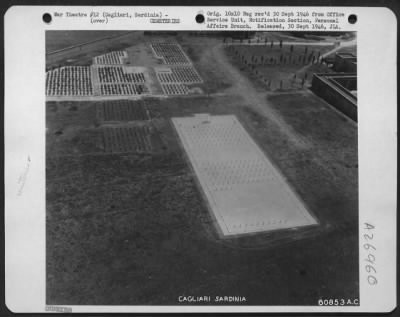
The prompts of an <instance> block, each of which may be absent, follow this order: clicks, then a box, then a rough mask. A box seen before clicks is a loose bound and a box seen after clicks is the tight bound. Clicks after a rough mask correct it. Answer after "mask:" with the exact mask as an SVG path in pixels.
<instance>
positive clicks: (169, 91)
mask: <svg viewBox="0 0 400 317" xmlns="http://www.w3.org/2000/svg"><path fill="white" fill-rule="evenodd" d="M161 87H162V89H163V91H164V94H166V95H187V94H189V88H188V87H187V86H186V85H184V84H161Z"/></svg>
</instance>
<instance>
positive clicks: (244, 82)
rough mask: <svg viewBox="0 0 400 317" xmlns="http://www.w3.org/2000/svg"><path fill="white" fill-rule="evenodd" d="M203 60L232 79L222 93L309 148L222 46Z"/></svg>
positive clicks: (212, 49)
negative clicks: (266, 119) (228, 86)
mask: <svg viewBox="0 0 400 317" xmlns="http://www.w3.org/2000/svg"><path fill="white" fill-rule="evenodd" d="M203 58H204V59H205V60H210V59H212V60H214V62H215V63H217V64H218V65H219V66H220V67H221V68H223V69H224V70H225V72H226V76H228V77H229V78H232V82H233V83H234V84H233V86H232V87H230V88H229V89H227V90H225V91H224V93H225V94H228V95H239V96H241V97H242V98H243V99H244V102H245V104H246V105H248V106H250V107H252V108H255V110H256V111H257V112H258V113H261V114H262V115H264V116H265V117H266V118H268V119H269V120H272V121H273V122H274V123H276V124H277V125H278V126H279V128H280V130H281V131H282V132H283V133H285V134H286V135H287V136H288V138H289V139H290V140H292V141H295V143H296V145H298V146H300V147H302V148H309V147H310V146H311V145H310V144H309V141H308V140H306V139H305V138H303V137H302V136H300V135H299V134H297V133H296V132H295V131H293V129H292V128H291V127H290V126H288V125H287V124H286V122H285V121H284V120H283V119H282V118H281V116H280V115H279V114H277V113H276V112H275V110H273V109H272V107H270V106H269V105H268V101H267V92H260V91H257V89H255V88H254V86H253V83H251V82H250V80H249V79H248V78H246V76H245V75H244V74H242V73H241V72H240V70H238V69H237V68H236V67H235V66H234V65H232V63H231V62H230V61H229V60H228V58H227V56H226V54H225V52H224V46H223V44H218V45H215V46H214V47H213V48H211V50H210V51H208V52H207V53H206V54H204V56H203Z"/></svg>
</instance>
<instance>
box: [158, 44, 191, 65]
mask: <svg viewBox="0 0 400 317" xmlns="http://www.w3.org/2000/svg"><path fill="white" fill-rule="evenodd" d="M151 47H152V49H153V51H154V53H155V55H156V56H157V57H158V58H162V59H163V60H164V63H165V64H168V65H185V64H191V63H190V60H189V58H188V57H187V56H186V55H185V53H184V52H183V50H182V48H181V47H180V46H179V44H176V43H152V44H151Z"/></svg>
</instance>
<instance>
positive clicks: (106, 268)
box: [45, 31, 359, 305]
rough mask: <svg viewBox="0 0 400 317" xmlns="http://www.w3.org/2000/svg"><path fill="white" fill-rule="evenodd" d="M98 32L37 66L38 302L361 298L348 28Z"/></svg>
mask: <svg viewBox="0 0 400 317" xmlns="http://www.w3.org/2000/svg"><path fill="white" fill-rule="evenodd" d="M57 32H59V33H57ZM57 32H56V31H54V34H53V33H51V34H50V36H49V39H48V40H50V39H51V36H54V37H57V38H59V37H60V36H63V35H62V34H63V33H62V32H64V31H62V32H61V31H57ZM60 32H61V33H60ZM82 32H83V33H82V36H81V38H82V37H83V35H84V32H86V31H82ZM67 33H68V32H67ZM106 33H107V32H105V36H104V38H105V39H107V40H104V41H102V39H101V38H100V39H98V40H96V41H94V42H93V41H91V37H90V32H89V31H87V34H88V35H87V39H88V40H87V43H83V44H81V47H80V48H76V46H75V48H74V49H73V50H70V49H69V48H65V52H63V51H62V49H64V48H62V47H61V48H59V49H58V50H57V54H56V55H54V56H53V57H52V58H49V60H51V63H48V64H47V71H46V87H45V92H46V248H47V249H46V250H47V251H46V252H47V253H46V254H47V255H46V256H47V264H46V265H47V266H46V278H47V282H46V283H47V284H46V294H47V295H46V296H47V298H46V302H47V304H60V305H61V304H62V305H148V304H149V305H182V304H183V305H190V304H196V303H179V302H178V301H177V298H178V296H179V295H193V296H200V295H207V296H211V298H214V297H215V296H221V295H223V296H225V295H226V296H244V297H245V298H246V302H244V303H231V302H224V303H220V304H226V305H230V304H246V305H315V302H316V300H317V299H318V298H334V297H335V296H336V297H337V296H339V295H338V294H340V296H342V297H346V298H358V295H359V294H358V249H357V246H358V229H357V225H358V154H357V123H356V120H354V118H353V117H354V116H353V115H352V114H354V113H353V112H354V103H355V105H356V101H357V100H356V91H357V83H356V74H354V65H355V64H356V60H355V56H356V55H355V54H356V52H355V50H356V48H355V44H354V45H353V46H351V47H350V45H349V44H348V43H347V42H346V43H345V44H346V45H347V46H344V45H342V44H340V43H339V44H338V43H336V42H334V41H332V40H331V38H332V37H327V38H324V37H323V36H321V38H320V40H318V41H317V40H315V39H306V40H305V39H304V38H300V37H299V38H298V39H296V37H295V36H293V34H289V35H288V34H286V33H285V34H284V33H279V32H274V33H273V34H272V33H269V32H257V33H256V34H253V33H243V34H244V35H243V37H244V39H237V38H227V37H226V33H224V32H221V33H219V32H213V33H212V34H206V35H205V34H198V33H189V32H175V33H174V32H170V33H168V34H164V33H162V32H161V33H160V32H131V33H129V34H126V35H124V38H123V39H121V40H120V42H118V41H119V40H118V38H116V39H115V40H112V39H110V37H109V36H106V35H107V34H106ZM200 33H201V32H200ZM338 36H339V35H338ZM314 38H315V35H314ZM272 41H273V42H272ZM117 42H118V43H119V45H116V44H115V43H117ZM108 43H114V44H115V45H114V44H113V45H114V46H115V47H113V46H112V45H108ZM78 44H80V43H78ZM342 46H343V47H342ZM60 49H61V50H60ZM344 51H345V52H346V53H347V54H350V53H351V52H352V53H351V54H353V55H351V61H350V59H348V60H349V63H352V64H351V65H350V64H349V65H347V64H346V65H347V66H346V65H345V62H344V61H343V60H344V57H343V58H342V57H341V56H342V55H343V54H344V53H343V52H344ZM349 52H350V53H349ZM336 53H339V54H342V55H340V56H339V57H337V56H336V55H335V54H336ZM49 55H51V52H49ZM343 56H344V55H343ZM58 57H59V59H58V60H57V58H58ZM335 57H336V59H335ZM68 60H70V61H74V62H68V63H67V62H64V61H68ZM81 60H84V61H85V63H83V62H81ZM336 60H337V62H335V61H336ZM349 69H350V70H351V71H352V72H351V73H349V71H348V70H349ZM330 84H332V85H333V84H335V85H336V86H339V85H340V86H343V87H344V88H345V90H343V92H342V93H343V95H341V94H339V95H336V96H334V98H333V99H329V98H331V97H332V94H331V93H330V92H331V90H329V89H333V88H332V86H330ZM336 86H335V87H336ZM335 89H336V88H335ZM349 94H351V96H352V102H353V108H352V109H353V110H352V111H353V112H352V114H349V112H348V109H349V108H348V107H347V106H346V105H345V106H344V107H343V105H344V103H343V102H341V98H344V97H346V96H347V97H348V96H350V95H349ZM335 272H340V274H335ZM333 276H334V280H333ZM333 281H334V283H332V282H333ZM197 304H198V303H197ZM202 304H203V305H215V304H216V303H215V302H213V301H211V302H210V303H202Z"/></svg>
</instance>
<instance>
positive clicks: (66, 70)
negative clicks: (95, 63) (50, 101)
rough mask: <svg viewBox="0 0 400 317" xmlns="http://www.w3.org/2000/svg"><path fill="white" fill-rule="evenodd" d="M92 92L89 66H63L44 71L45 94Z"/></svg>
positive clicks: (85, 93) (67, 94) (83, 94)
mask: <svg viewBox="0 0 400 317" xmlns="http://www.w3.org/2000/svg"><path fill="white" fill-rule="evenodd" d="M92 94H93V87H92V75H91V67H89V66H65V67H61V68H58V69H54V70H51V71H48V72H46V95H47V96H90V95H92Z"/></svg>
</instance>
